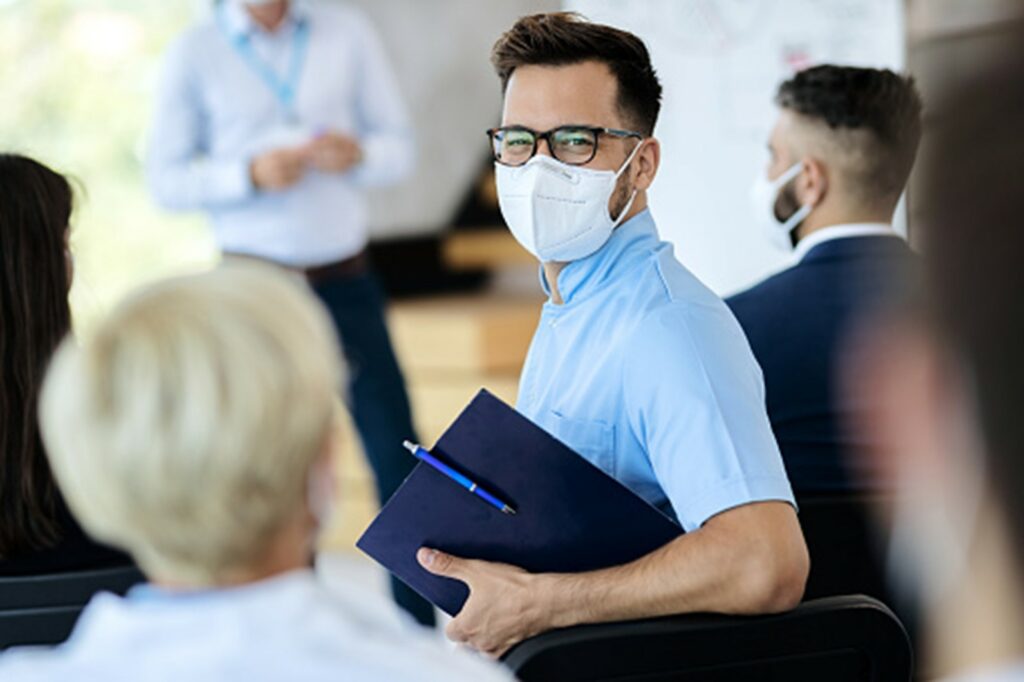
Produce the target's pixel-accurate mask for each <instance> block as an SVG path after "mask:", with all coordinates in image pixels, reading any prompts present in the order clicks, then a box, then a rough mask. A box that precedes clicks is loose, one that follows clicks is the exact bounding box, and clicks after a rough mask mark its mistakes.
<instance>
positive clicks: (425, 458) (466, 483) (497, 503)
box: [403, 441, 516, 514]
mask: <svg viewBox="0 0 1024 682" xmlns="http://www.w3.org/2000/svg"><path fill="white" fill-rule="evenodd" d="M403 445H404V446H405V448H406V449H407V450H408V451H409V452H411V453H412V454H413V455H414V456H415V457H416V459H418V460H420V461H421V462H423V463H424V464H426V465H428V466H430V467H431V468H433V469H435V470H437V471H438V472H440V473H441V474H443V475H444V476H446V477H447V478H450V479H451V480H453V481H455V482H456V483H458V484H459V485H460V486H462V487H463V488H465V489H466V490H468V491H469V492H471V493H472V494H474V495H476V496H477V497H479V498H480V499H482V500H484V501H485V502H487V503H488V504H489V505H491V506H492V507H494V508H495V509H497V510H498V511H501V512H504V513H506V514H515V513H516V512H515V509H513V508H512V507H511V506H509V505H508V504H506V503H505V502H502V501H501V500H499V499H498V498H497V497H495V496H494V495H492V494H491V493H489V492H487V491H486V490H484V489H483V488H481V487H480V486H479V485H477V484H476V483H475V482H473V481H472V480H471V479H470V478H469V477H468V476H466V475H465V474H462V473H461V472H458V471H456V470H455V469H453V468H452V467H450V466H448V465H447V464H445V463H444V462H442V461H441V460H439V459H438V458H437V457H434V456H433V455H432V454H430V453H429V452H427V451H426V450H425V449H424V448H422V447H420V446H419V445H415V444H413V443H410V442H409V441H405V443H403Z"/></svg>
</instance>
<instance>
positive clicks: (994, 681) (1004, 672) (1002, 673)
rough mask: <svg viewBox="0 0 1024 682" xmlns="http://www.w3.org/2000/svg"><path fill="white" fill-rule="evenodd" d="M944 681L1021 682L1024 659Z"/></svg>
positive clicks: (972, 671)
mask: <svg viewBox="0 0 1024 682" xmlns="http://www.w3.org/2000/svg"><path fill="white" fill-rule="evenodd" d="M943 680H944V682H1021V680H1024V661H1014V662H1010V663H1006V664H1003V665H994V666H991V667H984V668H978V669H976V670H971V671H967V672H964V673H961V674H959V675H954V676H953V677H949V678H943Z"/></svg>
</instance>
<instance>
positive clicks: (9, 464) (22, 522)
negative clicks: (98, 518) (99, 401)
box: [0, 154, 131, 576]
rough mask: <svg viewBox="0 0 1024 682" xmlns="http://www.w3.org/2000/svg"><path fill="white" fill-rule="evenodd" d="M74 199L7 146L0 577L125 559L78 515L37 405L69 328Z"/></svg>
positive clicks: (0, 184)
mask: <svg viewBox="0 0 1024 682" xmlns="http://www.w3.org/2000/svg"><path fill="white" fill-rule="evenodd" d="M73 205H74V193H73V192H72V190H71V185H70V183H69V182H68V180H67V178H65V177H64V176H63V175H61V174H60V173H57V172H55V171H53V170H51V169H50V168H47V167H46V166H44V165H43V164H41V163H39V162H38V161H35V160H33V159H30V158H28V157H25V156H21V155H19V154H0V576H11V575H35V574H40V573H60V572H64V571H76V570H87V569H95V568H105V567H110V566H116V565H127V564H129V563H130V562H131V560H130V559H129V558H128V557H127V556H125V555H124V554H122V553H121V552H117V551H115V550H113V549H110V548H108V547H104V546H102V545H100V544H98V543H96V542H94V541H93V540H92V539H91V538H90V537H89V536H88V535H86V533H85V532H83V531H82V528H81V527H80V526H79V525H78V523H77V522H76V521H75V519H74V517H73V516H72V515H71V512H70V511H69V510H68V508H67V505H66V504H65V503H64V498H63V497H62V496H61V494H60V491H59V490H58V489H57V485H56V483H55V482H54V480H53V475H52V474H51V473H50V466H49V464H48V463H47V461H46V455H45V453H44V451H43V443H42V441H41V440H40V435H39V426H38V420H37V418H36V403H37V402H38V398H39V389H40V386H41V385H42V383H43V374H44V372H45V371H46V365H47V363H48V362H49V361H50V354H51V353H53V351H54V350H55V349H56V348H57V345H58V344H59V343H60V341H61V339H63V338H64V337H65V336H67V334H68V332H69V331H70V330H71V308H70V306H69V305H68V291H69V290H70V289H71V279H72V275H73V272H72V271H73V268H72V262H71V251H70V249H69V247H68V236H69V233H70V231H71V228H70V226H69V221H70V219H71V212H72V208H73Z"/></svg>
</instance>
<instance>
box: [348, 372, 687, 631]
mask: <svg viewBox="0 0 1024 682" xmlns="http://www.w3.org/2000/svg"><path fill="white" fill-rule="evenodd" d="M431 453H432V454H433V455H434V456H435V457H438V458H439V459H441V460H442V461H444V462H446V463H448V464H450V465H452V466H454V467H455V468H457V469H458V470H460V471H462V472H463V473H465V474H466V475H468V476H469V477H470V478H472V479H473V480H475V481H476V482H477V483H478V484H479V485H480V486H482V487H483V488H485V489H487V490H489V491H490V492H492V493H494V494H495V495H497V496H498V497H499V498H501V499H502V500H503V501H505V502H507V503H509V504H511V505H512V506H513V507H514V508H515V509H516V514H515V515H509V514H503V513H502V512H501V511H499V510H497V509H495V508H494V507H491V506H490V505H488V504H487V503H486V502H484V501H483V500H482V499H480V498H479V497H476V496H475V495H472V494H470V493H469V492H468V491H467V490H466V489H464V488H461V487H459V485H458V484H456V483H455V482H454V481H452V480H450V479H448V478H446V477H445V476H443V475H442V474H440V473H439V472H437V471H436V470H435V469H433V468H432V467H430V466H428V465H426V464H423V463H422V462H421V463H420V464H419V465H417V466H416V468H415V469H414V470H413V472H412V473H411V474H410V475H409V477H408V478H407V479H406V480H405V482H404V483H403V484H402V486H401V487H400V488H399V489H398V490H397V491H396V492H395V494H394V495H393V496H392V497H391V499H390V500H389V501H388V503H387V504H386V505H385V506H384V508H383V509H382V510H381V512H380V514H379V515H378V516H377V518H376V519H375V520H374V521H373V523H372V524H370V527H369V528H368V529H367V530H366V532H365V533H364V534H363V536H362V537H361V538H360V539H359V542H357V543H356V545H357V546H358V547H359V548H360V549H361V550H363V551H364V552H366V554H368V555H369V556H370V557H372V558H373V559H375V560H376V561H377V562H379V563H380V564H382V565H383V566H384V567H385V568H387V569H388V570H390V571H391V572H392V573H394V574H395V575H397V576H398V577H399V578H401V579H402V580H403V581H405V582H406V583H408V584H409V585H410V586H411V587H412V588H413V589H414V590H416V591H417V592H419V593H420V594H421V595H423V596H424V597H425V598H426V599H428V600H429V601H430V602H432V603H433V604H435V605H437V606H438V607H439V608H441V610H443V611H445V612H446V613H448V614H450V615H455V614H457V613H458V612H459V610H460V609H461V608H462V605H463V603H465V601H466V598H467V597H468V596H469V589H468V588H467V587H466V585H465V584H464V583H462V582H461V581H458V580H452V579H450V578H442V577H439V576H435V575H432V574H431V573H429V572H427V571H426V570H425V569H423V568H422V567H421V566H420V565H419V563H417V561H416V550H418V549H419V548H420V547H424V546H426V547H433V548H436V549H440V550H443V551H445V552H449V553H451V554H455V555H458V556H462V557H467V558H471V559H485V560H488V561H500V562H504V563H509V564H514V565H516V566H521V567H523V568H525V569H526V570H528V571H531V572H559V573H575V572H580V571H588V570H593V569H598V568H605V567H608V566H616V565H619V564H624V563H627V562H629V561H632V560H633V559H637V558H639V557H641V556H643V555H645V554H648V553H649V552H651V551H653V550H655V549H657V548H658V547H661V546H662V545H664V544H666V543H668V542H669V541H671V540H673V539H674V538H676V537H678V536H679V535H681V534H682V532H683V531H682V529H681V528H680V527H679V525H678V524H676V523H675V522H674V521H672V520H671V519H670V518H669V517H667V516H666V515H664V514H662V513H661V512H660V511H659V510H658V509H657V508H655V507H654V506H652V505H650V504H649V503H647V502H646V501H645V500H643V499H642V498H640V497H638V496H637V495H636V494H634V493H633V492H632V491H630V490H629V489H628V488H626V487H625V486H623V485H622V484H621V483H619V482H618V481H616V480H615V479H614V478H612V477H610V476H608V475H607V474H606V473H604V472H603V471H602V470H600V469H599V468H597V467H595V466H594V465H592V464H591V463H590V462H588V461H587V460H586V459H584V458H583V457H581V456H580V455H578V454H576V453H575V452H573V451H572V450H570V449H569V448H568V447H566V446H565V445H563V444H562V443H561V442H559V441H558V440H556V439H555V438H554V437H552V436H551V435H550V434H548V433H547V432H546V431H544V430H543V429H541V428H540V427H539V426H537V425H535V424H534V423H533V422H531V421H530V420H528V419H527V418H525V417H524V416H522V415H521V414H519V413H518V412H516V411H515V410H514V409H512V408H511V407H509V406H508V405H506V404H505V403H503V402H502V401H501V400H499V399H497V398H495V397H494V396H493V395H491V394H490V393H488V392H487V391H481V392H480V393H479V394H478V395H477V396H476V397H475V398H474V399H473V401H472V402H471V403H470V404H469V406H468V407H466V409H465V410H464V411H463V412H462V414H461V415H460V416H459V417H458V419H456V421H455V422H454V423H453V424H452V425H451V427H449V429H448V430H447V431H446V432H445V433H444V435H443V436H441V439H440V440H439V441H438V442H437V445H436V446H435V447H434V448H433V450H431Z"/></svg>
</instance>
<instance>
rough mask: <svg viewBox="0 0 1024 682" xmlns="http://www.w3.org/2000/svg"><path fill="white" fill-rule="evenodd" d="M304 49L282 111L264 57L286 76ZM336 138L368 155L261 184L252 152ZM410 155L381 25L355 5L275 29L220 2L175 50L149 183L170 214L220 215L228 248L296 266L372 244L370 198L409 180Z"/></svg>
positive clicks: (222, 241)
mask: <svg viewBox="0 0 1024 682" xmlns="http://www.w3.org/2000/svg"><path fill="white" fill-rule="evenodd" d="M297 33H298V34H302V33H306V38H305V40H297V39H296V35H297ZM238 40H243V41H246V42H247V44H248V45H249V46H250V47H251V53H252V55H253V56H254V57H255V60H254V59H253V58H252V57H251V56H250V57H249V58H247V55H246V54H244V53H243V52H245V51H243V50H240V49H238V47H237V45H236V44H235V42H236V41H238ZM303 43H304V49H297V47H298V48H302V44H303ZM297 52H299V53H304V58H303V59H302V60H301V66H302V68H301V69H300V70H299V72H298V78H297V79H296V82H295V84H294V87H295V97H294V105H293V106H292V107H285V106H283V105H282V103H281V101H280V100H279V97H278V96H277V92H276V91H275V89H274V88H273V87H271V85H270V84H269V83H268V81H267V79H266V74H265V73H261V71H260V69H258V68H255V67H254V62H255V64H258V65H262V66H264V67H265V68H266V70H267V71H269V72H272V73H274V74H277V75H278V76H279V77H280V78H281V80H282V81H284V80H286V79H287V76H288V74H289V73H290V71H291V68H292V62H293V60H294V59H295V56H296V53H297ZM289 109H290V111H289ZM325 130H332V131H336V132H341V133H345V134H348V135H352V136H354V137H356V138H358V140H359V143H360V145H361V147H362V150H363V161H362V162H361V163H360V164H359V165H358V166H357V167H355V168H354V169H352V170H351V171H349V172H347V173H344V174H340V175H339V174H326V173H320V172H317V171H314V170H310V171H309V172H307V174H306V176H305V177H304V178H303V179H302V180H301V181H300V182H299V183H298V184H297V185H295V186H293V187H291V188H289V189H286V190H284V191H282V192H258V191H256V190H255V189H254V188H253V186H252V183H251V180H250V177H249V163H250V161H251V160H252V158H253V157H254V156H255V155H257V154H259V153H260V152H263V151H267V150H269V149H272V148H275V147H281V146H295V145H298V144H301V143H302V142H304V141H306V140H308V139H309V138H311V137H312V136H313V135H315V134H316V133H317V132H320V131H325ZM413 159H414V145H413V140H412V133H411V127H410V124H409V120H408V116H407V113H406V110H405V106H404V104H403V103H402V99H401V97H400V94H399V90H398V85H397V82H396V80H395V77H394V75H393V73H392V71H391V68H390V67H389V65H388V61H387V59H386V57H385V54H384V50H383V48H382V46H381V44H380V41H379V39H378V38H377V34H376V32H375V31H374V29H373V26H372V25H371V24H370V23H369V21H368V20H367V19H366V17H365V16H364V15H363V14H362V13H361V12H359V11H358V10H356V9H355V8H353V7H349V6H347V5H344V4H340V3H335V2H323V1H320V2H316V1H312V0H306V1H302V0H294V1H293V2H292V3H291V4H290V7H289V11H288V16H287V18H286V20H285V22H284V23H283V25H282V26H280V27H278V28H277V29H276V30H275V31H274V32H273V33H269V32H267V31H265V30H263V29H262V28H260V27H259V26H258V25H257V24H255V22H253V21H252V19H251V18H250V17H249V15H248V14H247V13H246V12H245V10H244V9H243V8H242V7H241V6H240V5H239V4H238V3H235V2H230V1H222V2H219V3H218V4H217V6H216V7H215V9H214V11H213V12H212V14H211V16H210V17H209V18H208V19H207V20H205V21H203V22H201V23H200V24H199V25H197V26H196V27H194V28H192V29H191V30H189V31H187V32H186V33H185V34H184V35H183V36H182V37H181V38H180V39H179V40H178V41H177V42H176V43H175V44H174V45H173V47H172V48H171V50H170V52H169V54H168V55H167V59H166V63H165V65H164V72H163V75H162V79H161V83H160V87H159V92H158V96H157V100H156V105H155V113H154V120H153V125H152V129H151V134H150V139H149V146H148V155H147V163H146V165H147V176H148V180H149V184H150V187H151V190H152V192H153V194H154V196H155V197H156V199H157V201H158V202H159V203H160V204H162V205H163V206H165V207H167V208H171V209H179V210H196V209H200V210H205V211H207V212H209V214H210V216H211V218H212V223H213V228H214V234H215V235H216V238H217V241H218V243H219V245H220V246H221V248H222V249H224V250H226V251H232V252H235V253H244V254H250V255H254V256H260V257H263V258H267V259H270V260H273V261H277V262H280V263H284V264H286V265H292V266H299V267H303V266H313V265H321V264H324V263H328V262H332V261H336V260H341V259H344V258H347V257H349V256H352V255H354V254H356V253H358V252H359V251H360V250H362V249H363V247H364V246H365V245H366V241H367V238H368V236H367V216H366V205H365V201H364V198H363V196H362V191H361V190H362V189H363V188H365V187H368V186H375V185H384V184H388V183H391V182H394V181H396V180H398V179H400V178H401V177H402V176H404V175H405V174H407V173H408V172H409V171H410V170H411V168H412V164H413Z"/></svg>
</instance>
